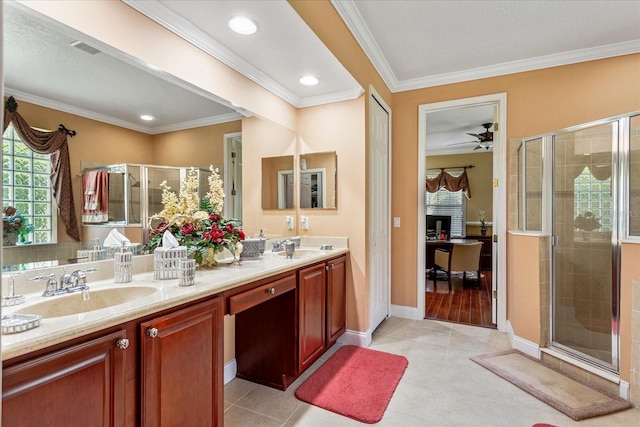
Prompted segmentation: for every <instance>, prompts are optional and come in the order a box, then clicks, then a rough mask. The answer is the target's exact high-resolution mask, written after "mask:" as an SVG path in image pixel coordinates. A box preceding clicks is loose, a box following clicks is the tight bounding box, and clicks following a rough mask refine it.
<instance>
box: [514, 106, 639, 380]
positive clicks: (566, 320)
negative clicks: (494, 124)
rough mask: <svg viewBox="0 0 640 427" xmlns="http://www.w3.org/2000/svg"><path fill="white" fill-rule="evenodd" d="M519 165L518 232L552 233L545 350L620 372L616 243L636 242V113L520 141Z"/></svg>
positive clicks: (637, 216) (637, 163)
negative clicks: (546, 347)
mask: <svg viewBox="0 0 640 427" xmlns="http://www.w3.org/2000/svg"><path fill="white" fill-rule="evenodd" d="M518 163H519V165H518V171H519V172H518V188H519V192H518V195H519V197H518V211H519V217H518V219H519V226H520V228H521V229H523V230H529V231H540V232H542V233H545V234H547V233H549V234H551V235H552V238H551V243H552V245H551V266H550V267H551V268H550V271H551V289H550V301H549V304H550V306H549V322H548V325H549V331H548V334H547V336H548V337H549V342H548V343H547V345H548V346H550V347H552V348H554V349H556V350H557V351H560V352H564V353H566V354H568V355H570V356H571V357H573V358H575V359H578V360H581V361H583V362H586V363H589V364H592V365H594V366H597V367H599V368H601V369H605V370H608V371H611V372H618V370H619V313H620V308H619V306H620V285H621V284H620V271H621V265H620V249H621V241H622V240H623V239H638V238H640V115H627V116H622V117H616V118H611V119H604V120H601V121H598V122H594V123H589V124H585V125H581V126H576V127H573V128H570V129H565V130H562V131H558V132H554V133H552V134H548V135H543V136H537V137H533V138H527V139H524V140H523V141H522V145H521V146H520V147H519V149H518Z"/></svg>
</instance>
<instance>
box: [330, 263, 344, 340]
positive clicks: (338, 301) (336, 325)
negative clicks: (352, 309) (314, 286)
mask: <svg viewBox="0 0 640 427" xmlns="http://www.w3.org/2000/svg"><path fill="white" fill-rule="evenodd" d="M346 293H347V257H346V256H341V257H339V258H336V259H332V260H330V261H327V339H326V347H327V348H329V347H331V346H332V345H333V344H335V342H336V341H337V340H338V338H340V336H341V335H342V334H343V333H344V331H345V328H346V320H347V295H346Z"/></svg>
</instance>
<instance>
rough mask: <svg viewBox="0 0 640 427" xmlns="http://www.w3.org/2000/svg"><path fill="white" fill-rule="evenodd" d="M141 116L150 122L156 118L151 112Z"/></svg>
mask: <svg viewBox="0 0 640 427" xmlns="http://www.w3.org/2000/svg"><path fill="white" fill-rule="evenodd" d="M140 118H141V119H142V120H146V121H148V122H150V121H151V120H155V119H156V118H155V117H153V116H151V115H149V114H143V115H141V116H140Z"/></svg>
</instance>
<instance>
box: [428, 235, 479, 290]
mask: <svg viewBox="0 0 640 427" xmlns="http://www.w3.org/2000/svg"><path fill="white" fill-rule="evenodd" d="M481 250H482V242H475V243H456V244H454V245H453V246H452V248H451V251H445V250H444V249H440V248H438V249H436V251H435V254H434V265H435V268H436V270H441V271H444V272H446V273H447V281H448V282H449V290H451V272H453V271H462V286H463V287H464V283H465V281H466V280H467V271H475V272H477V274H478V285H480V251H481ZM436 276H437V275H436ZM434 283H435V279H434Z"/></svg>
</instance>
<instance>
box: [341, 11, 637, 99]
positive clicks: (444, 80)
mask: <svg viewBox="0 0 640 427" xmlns="http://www.w3.org/2000/svg"><path fill="white" fill-rule="evenodd" d="M331 4H332V5H333V6H334V8H335V9H336V11H337V12H338V14H339V15H340V17H341V18H342V20H343V21H344V22H345V24H346V25H347V27H348V28H349V30H350V31H351V33H352V34H353V36H354V37H355V38H356V40H357V41H358V43H359V44H360V47H361V48H362V49H363V50H364V52H365V54H366V55H367V57H368V58H369V60H370V61H371V63H372V64H373V66H374V67H375V69H376V70H377V71H378V73H379V74H380V76H381V77H382V79H383V80H384V81H385V83H386V84H387V86H388V87H389V90H391V92H394V93H395V92H403V91H407V90H414V89H422V88H427V87H434V86H441V85H446V84H452V83H460V82H464V81H470V80H478V79H484V78H489V77H496V76H503V75H506V74H514V73H521V72H526V71H533V70H539V69H543V68H550V67H559V66H563V65H569V64H576V63H579V62H587V61H594V60H598V59H604V58H611V57H614V56H622V55H629V54H634V53H639V52H640V40H631V41H628V42H622V43H614V44H610V45H605V46H598V47H594V48H588V49H578V50H574V51H569V52H562V53H557V54H553V55H547V56H540V57H536V58H529V59H524V60H519V61H513V62H505V63H502V64H497V65H491V66H487V67H480V68H474V69H469V70H464V71H456V72H452V73H445V74H438V75H433V76H427V77H423V78H417V79H410V80H403V81H399V80H398V79H397V77H396V76H395V74H394V73H393V71H392V69H391V67H390V66H389V63H388V62H387V61H386V59H385V57H384V55H383V54H382V52H381V51H380V48H379V47H378V44H377V43H376V42H375V39H374V38H373V36H372V35H371V32H370V31H369V28H368V27H367V25H366V24H365V22H364V20H363V19H362V15H361V14H360V12H359V11H358V9H357V8H356V6H355V3H354V2H353V0H331Z"/></svg>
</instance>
